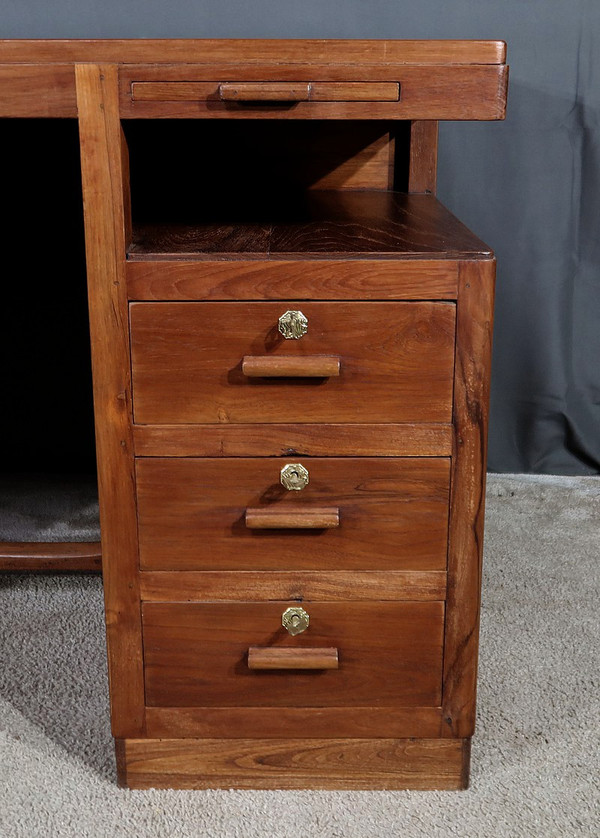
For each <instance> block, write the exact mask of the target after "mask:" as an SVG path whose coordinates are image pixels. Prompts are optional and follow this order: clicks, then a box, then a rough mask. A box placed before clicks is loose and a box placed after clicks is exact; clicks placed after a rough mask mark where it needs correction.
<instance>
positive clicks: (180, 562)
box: [136, 457, 450, 571]
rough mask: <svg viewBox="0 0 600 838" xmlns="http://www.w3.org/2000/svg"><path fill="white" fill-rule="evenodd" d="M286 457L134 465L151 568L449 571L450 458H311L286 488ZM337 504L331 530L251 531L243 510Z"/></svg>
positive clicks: (143, 544) (143, 547)
mask: <svg viewBox="0 0 600 838" xmlns="http://www.w3.org/2000/svg"><path fill="white" fill-rule="evenodd" d="M285 462H286V461H285V460H284V461H279V460H272V459H261V458H255V459H235V460H232V459H227V458H225V459H195V458H187V459H162V458H149V459H138V460H137V462H136V476H137V487H138V521H139V546H140V565H141V567H142V568H143V569H145V570H202V569H205V570H234V569H238V570H336V569H338V570H350V569H356V570H383V569H389V570H420V571H427V570H445V569H446V549H447V526H448V491H449V471H450V462H449V460H447V459H428V458H418V459H417V458H416V459H409V458H407V459H404V458H367V457H365V458H359V459H351V458H346V459H338V458H333V457H331V458H327V459H325V458H323V459H320V458H315V459H312V460H310V461H306V462H305V465H306V467H307V469H308V471H309V475H310V477H309V480H310V482H309V484H308V486H306V487H305V488H304V489H302V490H301V491H287V490H286V489H285V488H284V487H283V486H282V485H281V483H280V480H279V478H280V469H281V467H282V466H283V465H284V464H285ZM315 505H318V506H323V505H327V506H336V507H338V508H339V510H340V512H339V515H340V526H339V527H336V528H334V529H326V530H304V531H293V530H262V531H261V530H250V529H248V527H246V525H245V521H244V515H245V511H246V509H247V508H248V507H249V506H251V507H260V508H265V509H275V508H278V509H284V508H287V509H288V510H290V511H292V510H296V509H298V510H304V509H307V508H311V507H312V506H315Z"/></svg>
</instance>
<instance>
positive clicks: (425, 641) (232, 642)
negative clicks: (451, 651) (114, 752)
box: [143, 602, 444, 707]
mask: <svg viewBox="0 0 600 838" xmlns="http://www.w3.org/2000/svg"><path fill="white" fill-rule="evenodd" d="M295 605H297V603H294V602H247V603H244V602H236V603H231V602H221V603H219V602H206V603H205V602H202V603H144V605H143V627H144V628H143V631H144V661H145V677H146V703H147V705H149V706H156V707H194V706H200V707H235V706H245V707H352V706H364V707H384V706H390V707H391V706H422V707H434V706H438V705H439V704H440V702H441V684H442V646H443V634H444V603H443V602H310V603H303V607H304V609H305V610H306V612H307V613H308V615H309V618H310V622H309V626H308V628H307V629H306V630H305V631H304V632H302V633H301V634H297V635H296V636H290V634H288V632H287V631H286V629H285V628H283V626H282V614H283V612H284V611H285V610H286V609H287V608H289V607H290V606H295ZM251 647H252V648H253V656H254V660H255V663H256V662H257V663H258V665H259V666H264V665H265V661H266V662H267V664H266V665H268V666H272V665H273V664H274V663H275V665H278V664H277V661H278V660H279V661H281V660H284V661H285V663H284V664H283V666H285V667H289V666H290V663H291V665H292V666H293V665H294V664H293V661H292V662H290V653H291V657H292V658H294V655H295V652H294V651H291V652H290V651H283V654H281V651H280V650H306V651H305V652H303V653H301V657H302V665H303V666H305V665H307V664H308V665H311V666H314V667H315V668H312V669H295V668H274V669H270V668H269V669H251V668H250V666H249V660H248V650H249V649H250V648H251ZM256 647H258V648H256ZM265 649H269V650H271V651H269V652H267V653H265V652H264V650H265ZM311 649H312V650H323V651H319V652H318V653H316V654H315V655H311V654H310V653H309V652H308V650H311ZM325 650H327V651H325ZM332 650H336V652H335V654H334V652H333V651H332ZM334 658H336V662H335V665H336V666H337V668H325V667H324V665H323V664H324V663H325V665H326V666H331V665H334V664H333V663H332V662H333V660H334Z"/></svg>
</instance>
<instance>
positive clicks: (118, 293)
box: [75, 64, 144, 737]
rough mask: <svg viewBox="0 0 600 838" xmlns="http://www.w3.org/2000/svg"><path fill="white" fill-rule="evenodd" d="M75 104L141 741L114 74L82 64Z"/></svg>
mask: <svg viewBox="0 0 600 838" xmlns="http://www.w3.org/2000/svg"><path fill="white" fill-rule="evenodd" d="M75 72H76V76H77V98H78V105H79V134H80V143H81V169H82V184H83V199H84V216H85V228H86V229H85V239H86V256H87V279H88V290H89V302H90V331H91V340H92V371H93V380H94V411H95V419H96V450H97V457H98V488H99V497H100V527H101V533H102V562H103V575H104V597H105V606H106V631H107V638H108V666H109V680H110V685H111V714H112V724H113V732H114V735H115V736H121V737H122V736H133V735H140V734H142V732H143V727H144V684H143V662H142V638H141V615H140V597H139V584H138V548H137V524H136V498H135V474H134V463H133V438H132V416H131V410H132V405H131V389H130V380H131V375H130V356H129V341H128V334H127V293H126V285H125V276H124V266H125V248H126V244H127V241H126V236H127V230H128V228H129V224H128V221H127V219H126V208H127V200H126V198H125V197H124V194H125V192H126V191H127V188H128V187H127V162H126V160H125V159H124V151H125V149H124V145H123V138H122V132H121V126H120V122H119V110H118V98H117V73H116V69H115V68H114V67H111V66H96V65H93V64H85V65H78V66H77V67H76V68H75Z"/></svg>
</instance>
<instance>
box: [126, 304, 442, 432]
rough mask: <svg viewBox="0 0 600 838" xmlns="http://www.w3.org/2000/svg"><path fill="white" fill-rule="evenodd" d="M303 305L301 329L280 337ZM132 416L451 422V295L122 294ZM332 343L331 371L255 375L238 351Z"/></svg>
mask: <svg viewBox="0 0 600 838" xmlns="http://www.w3.org/2000/svg"><path fill="white" fill-rule="evenodd" d="M286 309H301V310H302V311H303V313H304V314H305V315H306V317H307V318H308V323H309V325H308V333H307V334H306V335H305V336H304V337H302V338H301V339H300V340H284V339H283V338H282V337H281V335H280V334H279V332H278V328H277V323H278V318H279V316H280V315H282V314H283V313H284V312H285V311H286ZM130 320H131V346H132V364H133V391H134V415H135V421H136V423H138V424H193V423H240V422H243V423H246V422H250V423H252V422H259V423H262V422H267V423H278V422H284V423H285V422H289V423H298V422H299V423H302V424H304V423H311V422H352V423H355V422H359V423H360V422H449V421H450V419H451V416H452V375H453V363H454V359H453V353H454V324H455V307H454V305H453V304H451V303H441V302H440V303H436V302H418V303H417V302H415V303H404V302H394V303H371V302H365V303H341V302H340V303H314V302H307V303H305V302H299V303H297V304H296V303H289V304H286V303H283V304H278V303H270V302H269V303H267V302H265V303H245V304H240V303H132V304H131V306H130ZM249 354H251V355H266V356H276V355H282V356H286V355H287V356H295V357H301V356H305V355H315V354H318V355H336V356H339V357H340V358H341V371H340V375H339V376H337V377H334V378H326V379H313V380H310V381H308V380H306V379H295V380H294V379H287V378H280V379H253V378H248V377H246V376H245V375H244V374H243V372H242V368H241V365H242V359H243V357H244V356H245V355H249Z"/></svg>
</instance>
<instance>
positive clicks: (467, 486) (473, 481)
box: [443, 261, 496, 736]
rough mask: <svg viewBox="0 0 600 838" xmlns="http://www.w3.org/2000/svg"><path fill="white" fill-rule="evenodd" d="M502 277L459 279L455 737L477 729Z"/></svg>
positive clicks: (452, 534)
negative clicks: (497, 291) (497, 292)
mask: <svg viewBox="0 0 600 838" xmlns="http://www.w3.org/2000/svg"><path fill="white" fill-rule="evenodd" d="M495 274H496V265H495V262H494V261H489V262H481V263H471V264H468V263H467V264H465V265H464V266H463V267H462V268H461V271H460V291H459V302H458V322H457V342H456V367H455V369H456V377H455V385H454V422H455V427H456V437H455V445H456V453H455V456H454V457H453V460H452V464H453V467H452V490H451V492H452V494H451V498H452V500H451V504H452V506H451V509H452V511H451V516H450V529H449V548H448V611H447V616H446V645H445V654H444V702H443V705H444V725H445V730H446V734H445V735H452V736H471V735H472V733H473V730H474V727H475V695H476V688H477V653H478V647H479V611H480V599H481V562H482V553H483V524H484V515H485V478H486V454H487V424H488V405H489V388H490V363H491V350H492V327H493V310H494V281H495Z"/></svg>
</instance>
